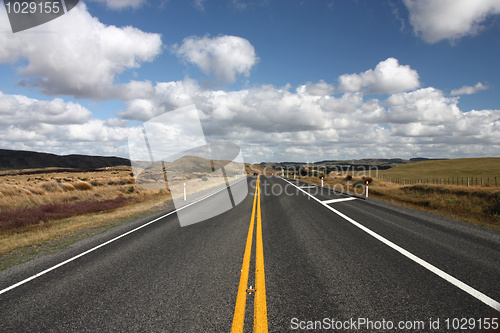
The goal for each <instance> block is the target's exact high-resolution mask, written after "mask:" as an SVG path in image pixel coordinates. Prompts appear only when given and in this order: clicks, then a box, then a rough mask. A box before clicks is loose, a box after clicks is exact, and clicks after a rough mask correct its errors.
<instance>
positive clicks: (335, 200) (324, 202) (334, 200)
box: [321, 197, 357, 205]
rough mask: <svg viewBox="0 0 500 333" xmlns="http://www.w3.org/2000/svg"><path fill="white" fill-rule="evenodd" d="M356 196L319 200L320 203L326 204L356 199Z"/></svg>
mask: <svg viewBox="0 0 500 333" xmlns="http://www.w3.org/2000/svg"><path fill="white" fill-rule="evenodd" d="M356 199H357V198H353V197H349V198H339V199H331V200H325V201H321V203H323V204H325V205H328V204H331V203H336V202H342V201H351V200H356Z"/></svg>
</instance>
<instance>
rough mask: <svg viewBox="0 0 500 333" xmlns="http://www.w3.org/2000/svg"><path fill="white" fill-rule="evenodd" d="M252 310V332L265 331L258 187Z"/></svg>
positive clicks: (265, 314)
mask: <svg viewBox="0 0 500 333" xmlns="http://www.w3.org/2000/svg"><path fill="white" fill-rule="evenodd" d="M253 310H254V312H253V331H254V333H267V332H268V326H267V302H266V276H265V273H264V245H263V243H262V217H261V213H260V188H259V198H258V200H257V235H256V248H255V302H254V309H253Z"/></svg>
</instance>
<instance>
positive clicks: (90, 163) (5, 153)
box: [0, 149, 130, 170]
mask: <svg viewBox="0 0 500 333" xmlns="http://www.w3.org/2000/svg"><path fill="white" fill-rule="evenodd" d="M119 165H130V161H129V160H128V159H126V158H121V157H105V156H88V155H56V154H47V153H37V152H33V151H24V150H8V149H0V170H22V169H42V168H53V167H57V168H71V169H81V170H94V169H99V168H105V167H112V166H119Z"/></svg>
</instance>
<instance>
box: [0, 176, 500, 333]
mask: <svg viewBox="0 0 500 333" xmlns="http://www.w3.org/2000/svg"><path fill="white" fill-rule="evenodd" d="M240 184H241V186H244V183H243V182H241V183H240ZM259 185H260V186H259V191H256V190H255V188H256V177H249V179H248V186H249V187H248V188H249V190H248V193H249V194H248V196H247V197H246V198H245V199H244V200H243V202H242V203H240V204H239V205H237V206H236V207H234V208H233V209H231V210H229V211H227V212H225V213H223V214H221V215H219V216H216V217H213V218H211V219H209V220H207V221H204V222H200V223H196V224H193V225H189V226H186V227H180V225H179V221H178V219H177V217H176V214H175V213H170V214H168V215H166V213H167V212H165V213H163V214H159V215H157V216H154V217H150V218H149V219H141V220H138V221H135V222H133V223H130V224H127V225H123V226H121V227H118V228H114V229H112V230H110V231H108V232H107V233H105V234H102V235H99V236H96V237H93V238H91V239H88V240H85V241H81V242H78V243H76V244H74V245H73V246H71V247H70V248H68V249H66V250H64V251H61V252H60V253H57V254H54V255H51V256H48V257H44V258H41V259H38V260H35V261H32V262H29V263H25V264H22V265H19V266H16V267H13V268H11V269H9V270H6V271H3V272H0V314H1V318H0V331H1V332H38V331H53V332H68V331H102V332H104V331H105V332H124V331H132V332H230V331H231V329H232V328H233V331H235V332H236V331H237V329H235V322H237V321H238V320H237V319H235V317H236V315H235V313H236V312H237V311H235V307H236V305H237V301H236V300H237V297H239V298H242V297H243V296H242V295H241V292H239V289H241V288H239V287H240V285H242V284H245V283H244V282H245V281H243V283H241V280H242V275H244V273H245V271H246V272H247V275H248V281H247V283H246V286H244V287H246V288H247V289H255V291H254V290H250V292H246V290H244V292H243V294H244V296H245V297H243V298H246V299H245V300H244V302H243V314H244V317H243V322H242V323H241V324H243V323H244V327H243V329H244V331H245V332H251V331H252V325H254V324H255V323H254V305H255V304H254V303H257V304H260V305H259V306H258V307H257V308H259V309H261V310H262V308H263V306H262V304H264V305H265V307H266V310H267V313H266V314H265V316H263V315H262V313H261V314H259V315H256V317H255V318H256V321H258V323H259V325H263V324H264V323H265V324H266V325H267V327H268V330H269V332H289V331H304V330H300V328H302V329H305V328H316V329H319V328H322V329H324V330H325V329H326V330H328V329H331V328H334V327H335V326H334V325H342V326H337V328H339V327H340V329H336V330H335V331H340V332H341V331H382V330H383V331H408V332H414V331H424V332H428V331H433V328H434V329H436V331H441V332H443V331H471V332H472V331H481V330H480V329H479V326H480V325H483V326H484V325H485V326H488V322H489V323H490V324H491V323H494V322H495V320H496V321H498V317H499V314H500V312H499V310H500V304H499V303H498V301H499V300H500V284H499V282H498V281H499V278H500V233H499V232H497V231H493V230H488V229H485V228H480V227H476V226H472V225H468V224H465V223H461V222H457V221H453V220H450V219H447V218H443V217H438V216H435V215H431V214H427V213H422V212H417V211H414V210H410V209H406V208H401V207H397V206H393V205H390V204H387V203H383V202H379V201H377V200H370V199H368V200H363V199H361V198H353V199H352V200H350V199H348V200H335V199H345V198H350V197H349V196H347V195H343V194H338V193H334V192H330V191H328V190H326V189H323V190H321V189H318V188H317V187H315V186H312V187H311V186H309V185H307V184H303V183H299V182H296V181H293V180H284V179H281V178H279V177H264V176H261V177H260V184H259ZM306 192H307V193H306ZM221 198H222V195H219V194H215V195H212V196H210V197H209V198H207V199H205V200H202V201H200V202H198V203H196V204H193V205H191V206H189V207H188V208H186V209H192V210H193V211H195V210H196V211H197V212H199V211H200V210H201V211H203V210H210V209H211V207H214V206H216V205H219V204H220V201H221V200H222V199H221ZM254 199H255V200H254ZM257 199H258V200H257ZM259 201H260V204H259ZM252 212H253V214H252ZM165 215H166V216H165ZM252 216H254V219H253V220H252ZM259 220H260V221H259ZM251 223H252V224H254V225H252V228H250V225H251ZM259 225H260V230H259ZM141 226H142V227H141ZM137 227H140V229H135V228H137ZM250 230H252V231H251V237H249V236H248V235H249V232H250ZM126 232H129V233H128V234H125V235H124V233H126ZM116 237H120V238H118V239H116ZM259 237H260V238H261V239H262V243H261V246H262V248H261V249H260V250H259ZM107 241H110V242H109V243H106V244H105V245H102V244H104V243H105V242H107ZM250 243H251V244H250ZM100 245H102V246H100ZM96 246H100V247H98V248H95V247H96ZM247 247H249V248H250V250H249V251H250V252H248V251H247V253H248V256H249V257H250V261H249V263H248V267H247V268H245V265H244V254H245V250H246V248H247ZM88 250H91V251H90V252H88V253H86V254H84V255H82V253H84V252H85V251H88ZM260 251H263V258H261V259H260V260H261V261H262V263H261V264H262V268H259V252H260ZM75 256H79V257H77V258H76V259H72V258H74V257H75ZM66 260H69V261H68V262H66V263H64V264H62V265H61V263H63V262H64V261H66ZM58 264H59V265H60V266H58V267H56V268H53V269H51V268H52V267H54V265H58ZM47 269H51V270H49V271H48V272H46V273H44V274H43V275H41V276H39V277H34V275H35V274H37V273H40V272H43V271H45V270H47ZM256 270H257V271H260V272H262V273H264V274H262V275H261V279H262V280H265V281H260V282H257V286H258V287H255V282H256V281H255V276H256V275H257V276H258V275H259V274H260V273H257V274H256V273H255V271H256ZM242 273H243V274H242ZM264 277H265V278H264ZM28 278H31V280H29V281H27V282H24V283H21V284H19V285H17V286H15V284H16V283H19V282H22V281H25V280H26V279H28ZM243 280H244V279H243ZM13 285H14V286H15V287H12V286H13ZM264 287H265V290H264ZM7 288H10V289H8V290H7ZM263 290H264V292H261V293H259V292H260V291H263ZM238 295H240V296H238ZM259 297H260V300H259V301H258V300H257V299H258V298H259ZM262 297H263V298H262ZM259 302H260V303H259ZM261 312H262V311H261ZM469 319H471V320H470V321H467V322H465V320H469ZM238 325H239V324H238V323H237V325H236V326H238ZM314 325H316V326H314ZM352 325H354V327H353V326H352ZM370 325H371V326H370ZM382 325H386V327H385V328H386V329H385V330H384V327H382ZM387 325H389V326H387ZM390 325H394V326H393V327H392V328H393V329H392V330H391V329H389V328H391V327H390ZM399 325H402V326H401V328H398V327H399ZM422 325H424V326H422ZM453 325H455V326H453ZM457 325H458V326H457ZM463 325H465V326H463ZM332 326H333V327H332ZM447 326H448V327H447ZM437 328H439V330H437ZM454 328H456V329H454ZM460 328H465V329H463V330H461V329H460ZM318 331H319V330H318ZM330 331H334V330H330Z"/></svg>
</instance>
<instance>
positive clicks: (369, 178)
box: [361, 176, 373, 184]
mask: <svg viewBox="0 0 500 333" xmlns="http://www.w3.org/2000/svg"><path fill="white" fill-rule="evenodd" d="M361 179H363V182H364V183H365V184H366V182H368V183H369V184H371V182H372V181H373V178H372V177H370V176H363V177H361Z"/></svg>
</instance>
